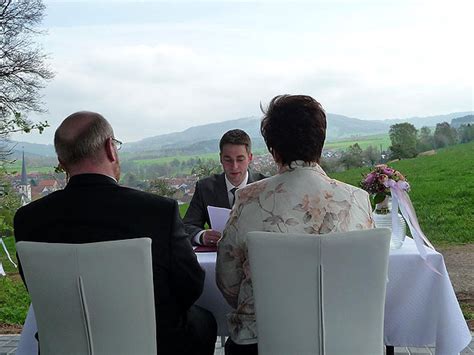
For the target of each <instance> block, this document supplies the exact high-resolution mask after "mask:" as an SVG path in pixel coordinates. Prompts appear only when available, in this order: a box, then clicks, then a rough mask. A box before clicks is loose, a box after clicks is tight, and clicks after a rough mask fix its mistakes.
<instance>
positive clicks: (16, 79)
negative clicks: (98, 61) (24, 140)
mask: <svg viewBox="0 0 474 355" xmlns="http://www.w3.org/2000/svg"><path fill="white" fill-rule="evenodd" d="M43 12H44V5H43V2H42V1H41V0H16V1H14V0H2V1H0V140H5V139H7V138H8V136H9V134H10V133H13V132H26V133H28V132H30V131H31V130H33V129H37V130H38V131H39V132H40V133H41V132H43V130H44V128H45V127H48V123H47V122H39V123H36V124H35V123H33V122H31V121H30V120H28V119H27V118H26V116H25V115H22V114H20V112H23V113H27V112H43V111H44V109H43V103H42V102H41V96H40V90H41V89H42V88H43V87H44V85H45V82H46V81H48V80H50V79H52V78H53V76H54V74H53V72H52V71H51V70H49V68H48V66H47V64H46V59H47V57H46V55H45V54H43V53H42V52H41V48H40V47H39V46H36V45H35V44H34V43H33V40H32V38H34V36H36V35H38V34H40V33H42V32H41V31H39V30H38V28H37V26H38V25H39V24H40V23H41V21H42V19H43ZM0 150H1V151H0V164H3V163H4V162H5V160H6V157H8V154H9V153H10V151H9V150H8V149H5V148H3V149H2V148H0Z"/></svg>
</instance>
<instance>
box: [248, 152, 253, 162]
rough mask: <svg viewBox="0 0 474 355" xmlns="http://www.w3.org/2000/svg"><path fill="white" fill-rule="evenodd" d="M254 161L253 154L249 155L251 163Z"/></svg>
mask: <svg viewBox="0 0 474 355" xmlns="http://www.w3.org/2000/svg"><path fill="white" fill-rule="evenodd" d="M252 159H253V154H252V153H249V161H252Z"/></svg>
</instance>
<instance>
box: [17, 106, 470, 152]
mask: <svg viewBox="0 0 474 355" xmlns="http://www.w3.org/2000/svg"><path fill="white" fill-rule="evenodd" d="M472 113H473V112H472V111H469V112H458V113H450V114H447V115H438V116H430V117H411V118H406V119H389V120H361V119H358V118H353V117H347V116H343V115H337V114H332V113H328V115H327V120H328V131H327V137H326V141H328V142H334V141H339V140H343V139H349V138H351V139H354V140H357V138H358V137H361V136H364V137H366V136H369V135H375V134H380V133H387V132H388V130H389V128H390V126H391V125H393V124H396V123H401V122H410V123H412V124H414V125H415V127H417V128H420V127H422V126H435V125H436V123H440V122H443V121H446V122H451V121H452V120H456V119H457V118H459V117H463V116H468V115H472ZM234 128H240V129H243V130H244V131H246V132H247V133H248V134H249V135H250V137H252V142H253V146H254V148H255V149H259V148H263V147H264V146H265V145H264V142H263V139H262V137H261V135H260V118H258V117H245V118H239V119H236V120H229V121H224V122H217V123H209V124H206V125H201V126H195V127H191V128H188V129H186V130H184V131H182V132H174V133H169V134H162V135H158V136H154V137H149V138H145V139H142V140H140V141H137V142H131V143H125V144H124V146H123V149H122V151H121V152H122V153H123V155H124V156H126V157H131V156H135V155H137V154H140V155H142V153H147V154H148V155H150V156H151V155H153V156H155V157H156V156H170V155H180V154H183V155H184V154H189V153H193V154H204V153H209V152H215V151H217V150H218V141H219V139H220V137H221V136H222V134H224V132H226V131H228V130H230V129H234ZM14 144H16V146H15V147H14V148H13V149H14V151H15V152H16V153H15V156H16V157H18V156H19V155H18V154H20V152H21V151H22V150H23V149H24V151H25V154H26V156H29V155H30V156H32V155H40V156H46V157H54V156H55V151H54V147H53V145H44V144H32V143H27V142H13V143H12V145H14Z"/></svg>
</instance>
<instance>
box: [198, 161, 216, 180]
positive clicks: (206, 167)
mask: <svg viewBox="0 0 474 355" xmlns="http://www.w3.org/2000/svg"><path fill="white" fill-rule="evenodd" d="M221 171H222V166H221V165H220V164H219V163H218V162H217V161H216V160H212V159H208V160H207V161H201V159H198V161H197V162H196V165H195V166H194V167H193V169H192V170H191V174H193V175H196V176H197V177H198V178H199V179H202V178H204V177H206V176H210V175H212V174H217V173H220V172H221Z"/></svg>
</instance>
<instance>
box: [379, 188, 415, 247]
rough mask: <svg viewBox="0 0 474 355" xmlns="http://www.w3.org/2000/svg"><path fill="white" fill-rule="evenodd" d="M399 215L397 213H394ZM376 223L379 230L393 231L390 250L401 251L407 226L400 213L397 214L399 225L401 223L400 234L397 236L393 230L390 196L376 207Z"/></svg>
mask: <svg viewBox="0 0 474 355" xmlns="http://www.w3.org/2000/svg"><path fill="white" fill-rule="evenodd" d="M394 212H395V213H397V212H396V211H394ZM373 217H374V222H375V226H376V227H377V228H390V229H391V230H392V234H391V239H390V248H391V249H399V248H401V247H402V245H403V242H404V241H405V236H406V231H407V224H406V222H405V219H403V217H402V215H401V214H400V213H397V223H399V228H398V234H395V233H394V232H393V229H392V201H391V197H390V196H388V195H387V196H385V199H384V200H383V201H382V202H380V203H377V204H376V205H375V210H374V214H373Z"/></svg>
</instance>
